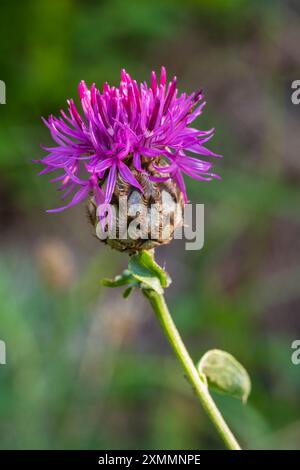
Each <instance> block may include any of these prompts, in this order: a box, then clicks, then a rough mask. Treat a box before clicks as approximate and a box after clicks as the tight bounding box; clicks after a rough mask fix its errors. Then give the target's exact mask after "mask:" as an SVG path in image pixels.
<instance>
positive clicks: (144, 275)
mask: <svg viewBox="0 0 300 470" xmlns="http://www.w3.org/2000/svg"><path fill="white" fill-rule="evenodd" d="M129 269H130V272H131V274H132V277H133V278H134V279H135V280H136V281H138V282H139V283H140V287H141V288H142V289H153V290H155V291H156V292H157V293H158V294H162V293H163V291H164V290H163V288H162V285H161V282H160V280H159V278H158V277H156V276H155V275H153V273H151V271H149V270H148V269H147V268H145V267H144V266H143V265H141V264H139V263H136V262H135V263H132V264H131V263H129Z"/></svg>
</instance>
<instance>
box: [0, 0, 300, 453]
mask: <svg viewBox="0 0 300 470" xmlns="http://www.w3.org/2000/svg"><path fill="white" fill-rule="evenodd" d="M0 8H1V30H0V79H1V80H4V81H5V83H6V87H7V104H6V105H1V106H0V196H1V203H0V206H1V209H0V225H1V230H0V255H1V258H0V339H1V340H4V341H5V342H6V346H7V365H5V366H4V365H3V366H0V433H1V443H0V446H1V448H3V449H8V448H9V449H28V448H33V449H62V448H67V449H94V448H99V449H102V448H103V449H104V448H109V449H114V448H119V449H127V448H128V449H154V448H158V449H171V448H178V449H206V448H210V449H213V448H222V443H221V442H220V441H219V439H218V437H217V436H216V435H215V432H214V430H213V429H212V426H211V424H210V422H209V421H208V419H207V418H206V416H205V415H204V413H203V412H202V410H201V409H199V406H198V403H197V401H196V398H195V396H194V395H193V392H192V390H191V388H190V386H189V385H188V384H187V382H186V380H185V378H184V377H183V373H182V370H181V368H180V366H179V364H177V362H176V360H175V358H174V357H173V354H172V351H171V350H170V347H169V345H168V344H167V342H166V340H165V338H164V337H163V333H162V332H161V330H160V328H159V326H158V324H157V322H156V319H155V318H154V315H153V314H152V312H151V310H150V308H149V307H148V305H147V304H146V303H145V301H144V299H143V298H142V296H141V295H140V294H139V293H138V292H136V293H134V294H133V295H132V296H131V297H130V298H129V299H128V300H127V301H125V300H123V299H122V297H121V292H119V291H112V290H108V289H107V290H105V289H104V288H103V287H101V286H100V279H101V278H102V277H104V276H109V275H114V274H117V273H118V272H119V271H120V270H121V269H123V268H124V267H125V266H126V263H127V260H126V256H125V255H121V254H119V253H117V252H113V251H111V250H110V249H109V248H106V247H105V246H102V244H101V243H100V242H98V241H97V240H96V239H95V237H94V236H93V234H92V229H91V228H90V226H89V225H88V223H87V222H86V215H85V208H84V206H81V207H75V208H72V209H70V210H68V211H67V212H64V213H61V214H54V215H50V214H46V213H45V209H46V208H52V207H57V205H58V193H56V192H55V191H54V190H53V187H51V188H50V186H49V185H48V183H47V179H48V178H47V177H41V178H37V177H36V176H35V173H36V172H37V169H38V168H37V167H36V166H34V165H32V164H31V163H30V162H31V159H34V158H40V156H41V155H43V152H42V150H41V149H40V147H39V146H40V144H41V143H44V144H47V143H49V142H50V139H49V136H48V131H47V129H46V128H45V127H44V126H43V125H42V122H41V120H40V116H41V115H43V116H48V114H50V113H53V114H57V113H58V112H59V109H61V108H62V107H65V105H66V98H70V97H74V98H76V100H77V84H78V82H79V81H80V80H81V79H85V80H86V81H87V82H88V83H89V84H90V83H91V82H93V81H95V82H96V83H97V84H98V85H99V86H101V84H102V83H103V82H104V81H106V80H108V81H110V82H113V83H114V84H117V83H118V81H119V74H120V69H121V68H122V67H125V68H126V69H127V70H128V71H129V72H130V73H131V74H132V75H134V76H135V78H136V79H137V80H144V79H147V80H148V79H149V75H150V71H151V70H152V69H155V70H158V69H159V68H160V66H161V65H162V64H164V65H166V67H167V70H168V72H169V74H170V75H173V74H176V75H177V76H178V79H179V87H180V89H181V90H183V89H187V90H188V91H189V92H191V91H192V90H193V89H196V88H199V87H200V86H201V87H203V89H204V92H205V96H206V99H207V103H208V104H207V106H206V108H205V111H204V113H203V116H201V117H200V119H199V123H198V124H199V127H200V128H205V129H207V128H209V127H216V136H215V138H214V139H213V141H212V143H211V145H210V148H212V149H213V150H215V151H216V152H218V153H222V154H223V155H224V159H223V160H221V161H218V162H217V163H218V164H217V172H219V174H221V175H222V178H223V180H222V182H219V181H216V182H212V183H210V184H200V183H197V182H193V181H188V190H189V195H190V198H191V200H192V201H193V202H200V203H204V204H205V217H206V225H205V246H204V249H202V250H201V251H185V250H184V243H182V242H179V241H176V242H174V243H173V244H172V245H171V246H169V247H167V248H162V249H160V250H159V251H158V252H157V257H158V260H159V262H161V263H165V264H166V267H167V269H168V271H169V272H170V274H171V276H172V278H173V285H172V287H171V288H170V289H169V290H168V292H167V297H168V301H169V303H170V308H171V310H172V312H173V315H174V318H175V321H176V323H177V325H178V327H179V329H180V331H181V332H182V334H183V337H184V339H185V340H186V343H187V345H188V346H189V349H190V351H191V354H192V356H193V358H194V359H195V361H196V360H198V359H199V358H200V357H201V355H202V354H203V353H204V352H205V351H206V350H207V349H211V348H214V347H218V348H221V349H225V350H227V351H229V352H231V353H232V354H234V355H235V356H236V357H237V358H238V359H239V360H240V361H241V362H242V364H244V365H245V367H246V368H247V370H248V371H249V373H250V376H251V379H252V384H253V390H252V394H251V396H250V399H249V403H248V404H247V405H246V406H243V405H242V404H241V403H240V402H238V401H237V400H235V399H233V398H228V397H224V396H216V397H215V398H216V400H217V402H218V404H219V405H220V407H221V409H222V411H223V412H224V415H225V416H226V418H227V419H228V421H229V423H230V424H231V426H232V428H233V430H234V431H235V433H236V434H237V436H238V438H239V439H240V441H241V443H242V445H243V446H244V447H246V448H249V449H254V448H258V449H262V448H265V449H266V448H274V449H279V448H282V449H289V448H294V449H295V448H296V449H299V448H300V398H299V397H300V366H298V367H297V366H296V365H293V364H292V362H291V353H292V350H291V343H292V341H293V340H294V339H297V338H300V317H299V307H300V292H299V280H300V267H299V261H300V236H299V235H300V216H299V196H300V191H299V181H300V160H299V144H300V141H299V139H300V138H299V118H300V107H297V106H294V105H292V103H291V99H290V95H291V82H292V81H293V80H295V79H299V78H300V66H299V65H300V58H299V27H300V7H299V2H297V1H296V0H294V1H281V2H280V1H276V0H272V1H271V0H270V1H267V0H264V1H261V0H252V1H250V0H205V1H201V0H185V1H180V0H173V1H171V0H151V1H148V2H146V1H139V0H133V1H131V0H127V1H124V0H123V1H122V0H110V1H102V2H101V1H94V0H85V1H83V0H81V1H80V0H43V1H41V0H31V1H24V2H12V1H10V2H8V1H7V2H6V1H2V2H1V7H0Z"/></svg>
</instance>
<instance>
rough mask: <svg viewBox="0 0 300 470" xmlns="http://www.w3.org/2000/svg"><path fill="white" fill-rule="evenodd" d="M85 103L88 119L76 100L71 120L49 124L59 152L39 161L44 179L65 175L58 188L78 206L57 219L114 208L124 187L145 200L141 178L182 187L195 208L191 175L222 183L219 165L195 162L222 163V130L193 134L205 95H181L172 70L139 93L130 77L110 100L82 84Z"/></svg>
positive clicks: (64, 117) (51, 150) (108, 89)
mask: <svg viewBox="0 0 300 470" xmlns="http://www.w3.org/2000/svg"><path fill="white" fill-rule="evenodd" d="M79 97H80V100H81V106H82V110H83V113H81V114H80V113H79V112H78V110H77V108H76V106H75V104H74V101H73V100H72V99H71V100H69V101H68V113H65V112H64V111H61V116H60V117H58V118H57V117H54V116H50V117H49V118H48V120H45V119H44V123H45V124H46V126H47V127H48V128H49V130H50V133H51V136H52V138H53V140H54V141H55V144H56V145H55V146H53V147H43V149H44V150H45V151H46V152H47V155H46V156H45V157H44V158H43V159H41V160H39V161H38V163H42V164H44V165H45V168H44V169H43V170H42V171H41V172H40V173H39V174H44V173H50V172H53V171H56V170H59V171H60V174H59V176H57V177H55V178H54V179H52V180H51V182H60V187H59V189H60V190H62V191H63V193H64V194H63V198H67V197H69V198H70V201H69V202H68V203H67V204H66V205H63V207H60V208H58V209H52V210H50V211H49V212H58V211H62V210H64V209H66V208H68V207H71V206H73V205H75V204H77V203H79V202H80V201H83V200H85V199H87V198H88V197H89V196H90V195H93V199H94V201H95V203H96V205H100V204H103V203H104V204H109V203H110V202H111V200H112V197H113V195H114V191H115V188H116V184H117V181H118V180H120V179H121V180H122V181H123V182H125V183H126V184H128V185H130V187H133V188H136V189H137V190H138V191H140V192H141V193H142V194H143V192H144V187H143V185H142V184H141V182H140V181H139V179H140V178H139V177H138V176H139V175H143V178H144V179H145V178H148V179H149V181H152V182H156V183H160V182H174V183H175V185H176V186H177V188H178V190H180V192H181V193H182V196H183V199H184V202H187V194H186V188H185V184H184V178H183V175H184V174H186V175H188V176H190V177H192V178H196V179H197V180H200V181H210V180H211V179H212V178H216V177H217V176H216V175H215V174H214V173H212V172H211V167H212V164H211V162H209V161H204V160H200V159H199V158H195V157H192V156H191V155H189V154H190V153H192V154H196V155H197V154H198V155H202V156H204V157H218V156H219V155H216V154H215V153H213V152H212V151H210V150H208V149H207V148H206V147H205V144H206V142H207V141H208V140H209V139H210V138H211V137H212V136H213V132H214V130H213V129H211V130H208V131H204V130H198V129H195V128H193V127H192V126H191V124H192V122H193V121H194V120H195V119H196V118H197V116H199V115H200V114H201V112H202V109H203V107H204V105H205V102H204V101H203V95H202V92H201V91H197V92H194V93H192V94H191V95H187V94H186V93H182V94H181V95H178V90H177V84H176V77H174V78H173V79H172V80H171V81H170V82H169V84H167V77H166V70H165V68H164V67H162V69H161V74H160V79H159V80H158V79H157V77H156V74H155V72H152V75H151V85H150V86H148V85H147V83H141V84H140V85H138V84H137V82H136V81H135V80H133V79H132V78H131V77H130V75H129V74H128V73H127V72H126V71H125V70H122V72H121V82H120V86H119V87H114V86H110V85H108V84H107V83H105V84H104V86H103V90H102V92H100V91H99V90H98V89H97V88H96V86H95V84H92V86H91V87H90V89H89V88H88V87H87V85H86V84H85V82H84V81H82V82H80V84H79ZM150 164H151V165H150ZM150 170H151V171H150Z"/></svg>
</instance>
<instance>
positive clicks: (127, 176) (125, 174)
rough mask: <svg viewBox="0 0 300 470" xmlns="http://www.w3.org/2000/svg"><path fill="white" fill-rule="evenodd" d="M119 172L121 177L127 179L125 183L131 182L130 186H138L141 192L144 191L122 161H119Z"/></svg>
mask: <svg viewBox="0 0 300 470" xmlns="http://www.w3.org/2000/svg"><path fill="white" fill-rule="evenodd" d="M118 167H119V172H120V175H121V176H122V178H123V179H124V180H125V181H127V183H129V184H131V186H134V187H135V188H138V189H139V190H140V191H141V192H142V193H143V192H144V190H143V188H142V186H141V185H140V183H139V182H138V181H137V180H136V178H135V177H134V176H133V174H132V172H131V171H130V170H129V168H128V166H126V165H125V163H123V162H119V165H118Z"/></svg>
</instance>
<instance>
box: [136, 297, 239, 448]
mask: <svg viewBox="0 0 300 470" xmlns="http://www.w3.org/2000/svg"><path fill="white" fill-rule="evenodd" d="M143 293H144V295H145V296H146V297H147V299H148V300H149V301H150V304H151V305H152V307H153V310H154V311H155V313H156V316H157V318H158V320H159V322H160V324H161V326H162V328H163V330H164V332H165V334H166V336H167V338H168V340H169V342H170V344H171V346H172V348H173V350H174V352H175V354H176V356H177V357H178V359H179V361H180V362H181V364H182V366H183V368H184V370H185V372H186V374H187V377H188V379H189V381H190V382H191V384H192V386H193V388H194V389H195V392H196V394H197V396H198V398H199V400H200V402H201V404H202V406H203V408H204V409H205V411H206V413H207V414H208V416H209V418H210V419H211V421H212V422H213V424H214V426H215V428H216V429H217V431H218V433H219V434H220V436H221V438H222V439H223V441H224V443H225V445H226V446H227V448H228V449H231V450H240V446H239V444H238V442H237V440H236V439H235V437H234V435H233V434H232V432H231V430H230V429H229V427H228V425H227V424H226V422H225V420H224V418H223V416H222V415H221V413H220V411H219V409H218V408H217V406H216V404H215V402H214V401H213V399H212V397H211V395H210V393H209V391H208V388H207V385H206V384H205V383H204V381H203V380H202V379H201V377H200V374H199V372H198V371H197V369H196V367H195V365H194V363H193V361H192V359H191V357H190V355H189V353H188V351H187V349H186V347H185V345H184V343H183V341H182V339H181V337H180V335H179V333H178V330H177V328H176V326H175V324H174V322H173V320H172V317H171V315H170V312H169V309H168V306H167V304H166V301H165V298H164V296H163V294H158V293H157V292H155V291H154V290H150V289H143Z"/></svg>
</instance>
